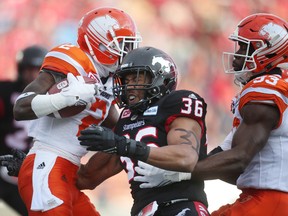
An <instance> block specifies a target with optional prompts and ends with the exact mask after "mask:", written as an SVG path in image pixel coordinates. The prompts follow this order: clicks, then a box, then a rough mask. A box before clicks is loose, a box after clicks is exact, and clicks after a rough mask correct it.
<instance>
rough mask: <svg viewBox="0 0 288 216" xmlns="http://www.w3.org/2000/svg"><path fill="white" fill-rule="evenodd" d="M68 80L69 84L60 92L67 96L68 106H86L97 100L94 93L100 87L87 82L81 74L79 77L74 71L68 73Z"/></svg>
mask: <svg viewBox="0 0 288 216" xmlns="http://www.w3.org/2000/svg"><path fill="white" fill-rule="evenodd" d="M67 80H68V83H69V85H68V86H67V87H65V88H63V89H62V90H61V92H60V94H61V95H62V96H64V97H65V99H66V104H67V106H74V105H76V106H77V105H85V106H86V105H87V104H88V103H94V102H95V101H96V99H95V96H94V95H95V94H96V90H97V91H98V87H97V88H96V87H95V85H94V84H87V83H85V81H84V79H83V77H81V76H79V77H78V79H77V78H76V77H75V76H74V75H73V74H72V73H68V74H67Z"/></svg>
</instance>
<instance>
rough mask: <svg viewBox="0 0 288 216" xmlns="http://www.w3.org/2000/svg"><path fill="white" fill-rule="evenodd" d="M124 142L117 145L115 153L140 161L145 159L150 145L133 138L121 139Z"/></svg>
mask: <svg viewBox="0 0 288 216" xmlns="http://www.w3.org/2000/svg"><path fill="white" fill-rule="evenodd" d="M123 141H124V142H122V144H120V145H119V146H118V149H117V154H118V155H122V156H128V157H131V158H134V159H136V160H140V161H147V159H148V156H149V153H150V147H149V146H147V145H146V143H143V142H139V141H136V140H133V139H126V138H125V139H123Z"/></svg>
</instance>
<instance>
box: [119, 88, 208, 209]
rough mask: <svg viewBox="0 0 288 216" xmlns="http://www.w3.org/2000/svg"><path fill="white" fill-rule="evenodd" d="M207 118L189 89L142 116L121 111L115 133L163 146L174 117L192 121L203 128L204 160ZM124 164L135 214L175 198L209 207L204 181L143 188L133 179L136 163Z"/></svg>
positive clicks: (127, 161)
mask: <svg viewBox="0 0 288 216" xmlns="http://www.w3.org/2000/svg"><path fill="white" fill-rule="evenodd" d="M205 115H206V103H205V102H204V100H203V99H202V98H201V97H199V95H197V94H196V93H194V92H192V91H186V90H181V91H174V92H172V93H170V94H169V95H167V96H164V97H163V98H161V99H160V100H159V101H158V102H156V103H154V104H153V105H152V106H150V107H149V108H148V109H146V110H145V111H144V112H143V113H131V112H130V110H129V109H124V110H122V112H121V115H120V119H119V121H118V123H117V126H116V128H115V133H116V134H118V135H123V136H126V137H129V138H131V139H135V140H137V141H143V142H144V143H147V144H148V145H149V146H153V147H161V146H166V145H167V132H168V130H169V125H170V124H171V122H172V121H173V120H174V119H175V118H177V117H188V118H192V119H194V120H196V121H197V122H198V123H199V125H200V126H201V129H202V137H201V143H200V152H199V160H201V159H203V158H205V157H206V155H207V146H206V125H205ZM155 143H157V145H156V144H155ZM121 162H122V164H123V166H124V168H125V171H126V172H127V174H128V180H129V182H130V184H131V189H132V192H131V193H132V196H133V199H134V205H133V208H132V215H135V214H136V213H138V212H139V211H140V210H141V209H143V208H144V207H145V206H146V205H148V204H149V203H151V202H152V201H158V203H163V202H165V201H170V200H174V199H181V198H185V199H187V198H188V199H191V200H194V201H200V202H202V203H203V204H205V205H207V200H206V195H205V194H204V193H203V188H204V182H203V181H197V182H196V181H193V180H187V181H181V182H177V183H173V184H170V185H167V186H164V187H158V188H153V189H141V188H140V187H139V185H140V184H141V182H136V181H134V180H133V178H134V177H135V176H137V173H136V172H135V170H134V167H135V166H136V165H137V161H135V160H132V159H130V158H127V157H121ZM175 191H177V192H175ZM179 194H180V196H179Z"/></svg>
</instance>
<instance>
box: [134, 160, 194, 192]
mask: <svg viewBox="0 0 288 216" xmlns="http://www.w3.org/2000/svg"><path fill="white" fill-rule="evenodd" d="M135 171H136V172H137V173H138V174H139V175H141V176H136V177H134V181H137V182H143V183H142V184H140V188H152V187H162V186H165V185H168V184H172V183H175V182H180V181H182V180H189V179H191V173H184V172H175V171H170V170H164V169H160V168H158V167H154V166H152V165H149V164H147V163H144V162H142V161H138V166H136V167H135Z"/></svg>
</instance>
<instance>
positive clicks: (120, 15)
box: [77, 8, 142, 71]
mask: <svg viewBox="0 0 288 216" xmlns="http://www.w3.org/2000/svg"><path fill="white" fill-rule="evenodd" d="M141 41H142V38H141V36H140V35H139V34H138V33H137V28H136V25H135V23H134V21H133V20H132V18H131V17H130V16H129V15H128V14H126V13H125V12H123V11H121V10H118V9H115V8H98V9H95V10H92V11H90V12H88V13H87V14H86V15H84V16H83V17H82V19H81V20H80V22H79V28H78V40H77V42H78V44H79V46H80V48H81V49H82V50H83V51H85V52H87V53H88V54H90V55H91V56H92V57H93V59H94V60H95V61H97V62H99V63H100V64H102V65H103V66H106V67H108V68H109V69H110V71H111V70H115V69H116V68H117V66H118V64H119V63H120V62H121V61H122V58H123V56H124V55H125V54H127V52H128V51H130V50H127V48H129V49H134V48H137V47H138V46H139V43H140V42H141Z"/></svg>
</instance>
